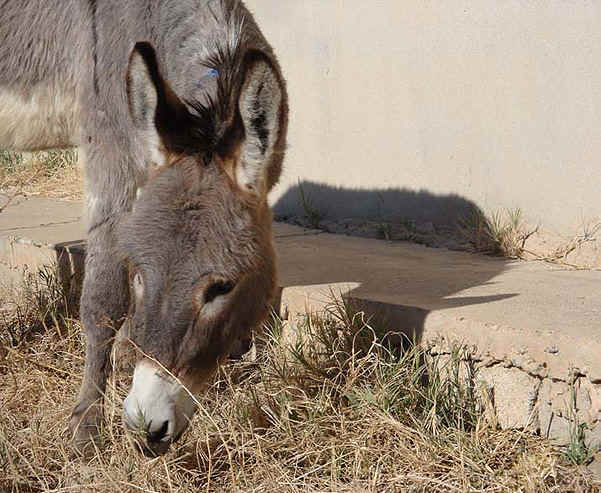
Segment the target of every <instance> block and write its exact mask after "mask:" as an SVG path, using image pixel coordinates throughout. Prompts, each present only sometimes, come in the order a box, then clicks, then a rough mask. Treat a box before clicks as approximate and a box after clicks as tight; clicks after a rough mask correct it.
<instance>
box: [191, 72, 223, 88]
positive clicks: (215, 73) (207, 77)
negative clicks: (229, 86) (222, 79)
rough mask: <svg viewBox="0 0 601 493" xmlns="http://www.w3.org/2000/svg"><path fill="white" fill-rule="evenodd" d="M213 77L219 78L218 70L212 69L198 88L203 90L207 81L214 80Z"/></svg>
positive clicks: (201, 79)
mask: <svg viewBox="0 0 601 493" xmlns="http://www.w3.org/2000/svg"><path fill="white" fill-rule="evenodd" d="M213 77H219V71H218V70H217V69H216V68H212V69H210V70H209V73H208V74H206V75H204V76H202V77H201V78H200V80H199V81H198V83H197V84H196V86H197V87H198V88H202V86H203V84H204V83H205V82H206V81H207V79H212V78H213Z"/></svg>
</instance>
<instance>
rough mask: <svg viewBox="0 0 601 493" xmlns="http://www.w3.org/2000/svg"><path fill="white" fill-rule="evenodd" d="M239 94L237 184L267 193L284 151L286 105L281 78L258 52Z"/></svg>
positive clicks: (277, 173) (270, 63)
mask: <svg viewBox="0 0 601 493" xmlns="http://www.w3.org/2000/svg"><path fill="white" fill-rule="evenodd" d="M247 60H248V65H247V67H248V68H247V71H246V77H245V80H244V83H243V85H242V89H241V91H240V97H239V102H238V105H239V109H240V116H241V117H242V124H243V126H244V140H243V142H242V145H241V148H240V151H241V152H240V162H239V164H238V167H237V177H236V178H237V181H238V184H239V185H241V186H243V187H245V188H246V189H247V190H249V191H251V192H254V193H257V194H260V195H262V194H266V193H267V192H268V191H269V190H270V189H271V187H272V186H273V185H274V184H275V183H276V182H277V181H278V178H279V175H280V172H281V167H282V159H283V154H284V147H285V140H286V127H287V118H288V108H287V100H286V88H285V86H284V82H283V79H282V77H281V75H280V74H279V72H278V71H277V69H276V68H275V67H274V65H273V64H272V62H271V61H270V60H269V59H267V58H266V57H265V55H263V54H261V53H251V54H250V55H249V56H248V58H247Z"/></svg>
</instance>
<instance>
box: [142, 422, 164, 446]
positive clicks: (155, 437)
mask: <svg viewBox="0 0 601 493" xmlns="http://www.w3.org/2000/svg"><path fill="white" fill-rule="evenodd" d="M151 424H152V423H151ZM168 430H169V421H165V422H163V425H162V426H161V427H160V428H159V429H158V430H155V431H150V430H148V434H147V435H146V438H147V439H148V441H149V442H160V441H161V440H162V439H163V438H165V435H167V431H168Z"/></svg>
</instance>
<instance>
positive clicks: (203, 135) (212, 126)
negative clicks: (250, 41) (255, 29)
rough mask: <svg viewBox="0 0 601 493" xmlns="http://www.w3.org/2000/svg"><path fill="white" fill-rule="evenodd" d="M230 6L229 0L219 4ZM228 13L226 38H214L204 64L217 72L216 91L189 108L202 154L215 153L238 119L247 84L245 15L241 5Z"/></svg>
mask: <svg viewBox="0 0 601 493" xmlns="http://www.w3.org/2000/svg"><path fill="white" fill-rule="evenodd" d="M220 1H222V2H223V3H231V2H228V0H220ZM223 11H225V12H226V16H227V18H226V22H225V28H224V30H225V36H223V37H221V36H219V37H218V38H214V39H213V41H212V43H211V45H210V47H209V48H208V49H207V54H206V55H205V56H204V57H203V59H202V60H201V62H200V63H201V64H202V65H203V66H204V67H206V68H207V69H209V70H215V71H216V76H217V80H216V82H217V90H216V91H215V93H214V94H206V95H205V97H204V98H203V99H189V100H186V104H187V105H188V106H189V107H190V108H191V109H192V110H193V112H192V113H191V115H192V121H191V122H190V123H191V127H190V131H191V137H192V138H194V140H195V141H196V142H197V143H198V144H199V146H200V149H199V151H204V152H207V151H209V152H211V151H214V150H216V148H217V146H218V145H219V143H220V142H221V141H222V139H223V138H224V135H225V133H226V132H227V131H228V130H229V128H230V127H231V126H232V123H234V121H235V119H236V116H237V104H238V96H239V93H240V89H241V86H242V81H243V80H244V73H243V72H244V71H245V70H246V68H247V67H246V58H245V53H243V49H244V48H243V47H244V46H245V44H246V43H245V41H246V39H245V38H246V36H245V28H244V26H245V24H246V19H245V14H244V12H243V11H242V10H241V8H240V4H239V3H236V4H234V5H233V6H232V7H231V8H230V9H224V10H223ZM214 15H215V17H216V20H217V16H216V14H214Z"/></svg>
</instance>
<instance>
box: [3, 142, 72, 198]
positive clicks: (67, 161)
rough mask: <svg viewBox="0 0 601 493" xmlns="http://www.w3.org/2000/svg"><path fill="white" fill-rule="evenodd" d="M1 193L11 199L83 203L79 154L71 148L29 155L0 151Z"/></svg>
mask: <svg viewBox="0 0 601 493" xmlns="http://www.w3.org/2000/svg"><path fill="white" fill-rule="evenodd" d="M0 192H2V193H4V194H5V195H7V196H8V197H11V196H19V195H20V196H28V195H42V196H44V197H53V198H58V199H64V200H81V199H82V197H83V177H82V171H81V169H80V167H79V166H78V161H77V151H76V150H73V149H69V150H57V151H45V152H35V153H32V154H27V155H22V154H17V153H12V152H6V151H3V152H0ZM5 206H6V205H4V207H5Z"/></svg>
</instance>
